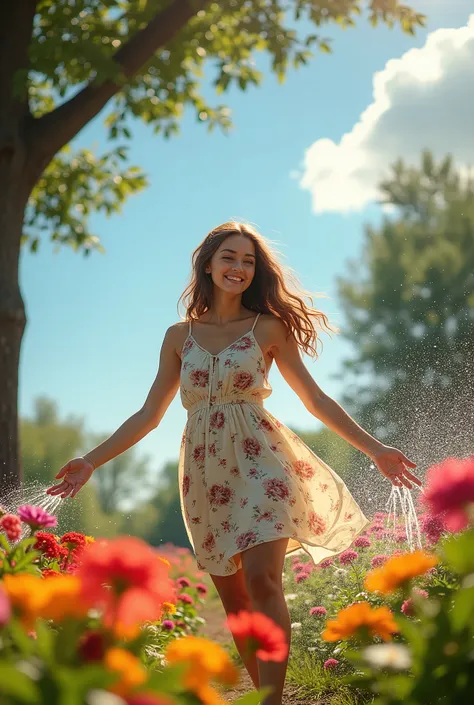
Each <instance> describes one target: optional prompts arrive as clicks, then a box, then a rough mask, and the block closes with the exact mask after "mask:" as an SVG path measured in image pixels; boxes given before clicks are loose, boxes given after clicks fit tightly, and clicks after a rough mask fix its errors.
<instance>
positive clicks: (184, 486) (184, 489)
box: [183, 475, 191, 497]
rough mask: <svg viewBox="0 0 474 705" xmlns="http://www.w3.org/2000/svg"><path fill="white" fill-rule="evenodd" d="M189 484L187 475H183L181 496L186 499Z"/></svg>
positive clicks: (189, 480)
mask: <svg viewBox="0 0 474 705" xmlns="http://www.w3.org/2000/svg"><path fill="white" fill-rule="evenodd" d="M190 484H191V478H190V476H189V475H185V476H184V477H183V495H184V496H185V497H186V495H187V494H188V492H189V485H190Z"/></svg>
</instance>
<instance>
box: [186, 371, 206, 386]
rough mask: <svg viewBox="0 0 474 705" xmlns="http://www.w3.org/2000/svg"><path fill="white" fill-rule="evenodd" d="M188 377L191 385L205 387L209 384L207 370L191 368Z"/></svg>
mask: <svg viewBox="0 0 474 705" xmlns="http://www.w3.org/2000/svg"><path fill="white" fill-rule="evenodd" d="M189 379H190V380H191V383H192V385H193V387H207V385H208V384H209V370H193V371H192V372H191V373H190V375H189Z"/></svg>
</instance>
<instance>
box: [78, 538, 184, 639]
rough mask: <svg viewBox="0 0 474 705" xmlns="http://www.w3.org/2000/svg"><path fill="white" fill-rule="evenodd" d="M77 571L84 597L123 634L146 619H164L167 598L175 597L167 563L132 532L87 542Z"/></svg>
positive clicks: (127, 633) (107, 624)
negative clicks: (88, 543) (131, 534)
mask: <svg viewBox="0 0 474 705" xmlns="http://www.w3.org/2000/svg"><path fill="white" fill-rule="evenodd" d="M76 575H77V576H78V577H79V578H80V580H81V583H82V595H83V598H84V600H85V601H87V602H88V603H89V604H94V605H95V606H99V607H100V608H101V609H103V610H104V623H105V624H106V626H109V627H114V628H116V630H117V632H118V633H120V635H122V636H127V635H129V636H134V635H135V634H136V633H137V631H138V629H139V626H140V624H143V622H146V621H157V620H158V619H160V618H161V616H162V614H163V602H165V601H166V602H172V601H173V600H174V598H175V588H174V586H173V583H172V581H171V580H170V579H169V577H168V568H167V566H166V565H165V564H164V562H163V561H162V560H161V559H160V558H159V557H158V556H157V555H156V553H155V552H154V550H153V549H152V548H151V547H150V546H149V545H148V544H147V543H146V542H145V541H142V540H141V539H138V538H135V537H132V536H121V537H118V538H116V539H113V540H110V541H106V540H100V541H95V542H94V543H92V544H90V545H88V546H86V548H85V549H84V552H83V553H82V556H81V564H80V566H79V568H78V571H77V573H76ZM106 586H109V588H107V587H106Z"/></svg>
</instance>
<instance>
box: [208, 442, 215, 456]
mask: <svg viewBox="0 0 474 705" xmlns="http://www.w3.org/2000/svg"><path fill="white" fill-rule="evenodd" d="M208 452H209V455H215V454H216V453H217V446H216V442H215V441H214V442H213V443H211V445H210V446H209V448H208Z"/></svg>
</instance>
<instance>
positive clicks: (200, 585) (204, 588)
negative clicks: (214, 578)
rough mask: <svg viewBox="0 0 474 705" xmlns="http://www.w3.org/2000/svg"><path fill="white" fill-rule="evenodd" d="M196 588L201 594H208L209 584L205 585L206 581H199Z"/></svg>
mask: <svg viewBox="0 0 474 705" xmlns="http://www.w3.org/2000/svg"><path fill="white" fill-rule="evenodd" d="M196 590H197V591H198V592H199V593H201V595H207V585H204V583H197V584H196Z"/></svg>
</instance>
